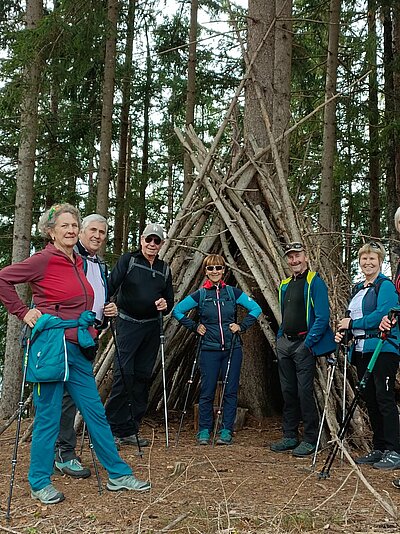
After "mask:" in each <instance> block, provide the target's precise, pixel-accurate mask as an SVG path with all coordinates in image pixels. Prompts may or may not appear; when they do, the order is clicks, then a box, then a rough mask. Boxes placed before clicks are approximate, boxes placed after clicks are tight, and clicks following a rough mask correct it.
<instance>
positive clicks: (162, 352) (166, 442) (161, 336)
mask: <svg viewBox="0 0 400 534" xmlns="http://www.w3.org/2000/svg"><path fill="white" fill-rule="evenodd" d="M158 317H159V321H160V347H161V367H162V382H163V397H164V419H165V446H166V447H167V449H168V447H169V436H168V409H167V385H166V379H165V354H164V343H165V336H164V317H163V313H162V311H160V313H159V316H158Z"/></svg>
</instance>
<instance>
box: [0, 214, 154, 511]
mask: <svg viewBox="0 0 400 534" xmlns="http://www.w3.org/2000/svg"><path fill="white" fill-rule="evenodd" d="M39 229H40V231H41V233H42V235H44V236H46V237H48V238H49V240H50V243H49V244H48V245H47V246H46V247H45V249H44V250H42V251H40V252H37V253H36V254H34V255H33V256H31V257H30V258H28V259H26V260H24V261H22V262H20V263H15V264H13V265H10V266H9V267H5V268H4V269H2V270H1V271H0V300H1V301H2V302H3V304H4V305H5V307H6V308H7V310H8V311H9V312H10V313H12V314H14V315H16V316H17V317H18V318H19V319H21V320H22V321H23V322H25V323H26V324H27V325H29V326H30V327H31V328H33V327H34V326H35V324H36V322H37V320H38V319H39V318H40V317H41V315H42V314H43V313H46V314H50V315H53V316H57V317H60V318H61V319H63V320H69V319H74V320H76V319H78V318H79V316H80V315H81V313H82V312H84V311H85V310H91V309H92V306H93V297H94V295H93V289H92V286H91V285H90V284H89V282H88V281H87V279H86V277H85V274H84V271H83V263H82V259H81V257H80V256H78V255H76V254H75V252H74V250H73V249H74V245H75V244H76V242H77V240H78V233H79V229H80V216H79V212H78V210H77V209H76V208H74V207H73V206H71V205H69V204H61V205H56V206H53V207H52V208H50V209H49V210H48V211H46V212H45V213H44V214H43V215H42V217H41V218H40V220H39ZM25 282H28V283H29V284H30V286H31V289H32V298H33V303H34V307H32V308H31V309H29V308H28V306H26V304H25V303H24V302H23V301H22V300H21V299H20V298H19V296H18V294H17V292H16V290H15V285H16V284H20V283H25ZM93 335H94V331H93ZM65 354H66V358H67V363H68V371H69V372H68V379H67V381H66V382H63V381H55V382H42V383H40V384H34V388H33V395H34V405H35V410H36V413H35V422H34V428H33V435H32V446H31V462H30V469H29V475H28V478H29V483H30V486H31V495H32V498H34V499H38V500H40V501H41V502H42V503H44V504H56V503H58V502H60V501H62V500H64V495H63V494H62V493H61V492H60V491H57V490H56V488H55V487H54V486H53V484H52V483H51V480H50V477H51V475H52V472H53V460H54V446H55V442H56V439H57V436H58V432H59V426H60V416H61V405H62V398H63V394H64V388H65V389H66V390H67V391H68V392H69V394H70V395H71V397H72V398H73V400H74V402H75V404H76V406H77V407H78V409H79V411H80V412H81V414H82V416H83V418H84V420H85V421H86V424H87V427H88V430H89V432H90V435H91V438H92V442H93V445H94V448H95V451H96V454H97V456H98V458H99V460H100V462H101V463H102V465H103V466H104V468H105V469H106V470H107V472H108V475H109V480H108V483H107V489H109V490H111V491H119V490H122V489H126V490H135V491H146V490H148V489H150V484H149V483H148V482H142V481H140V480H138V479H136V478H135V477H134V475H133V474H132V470H131V468H130V467H129V466H128V465H127V464H126V463H125V462H124V461H123V460H122V459H121V458H120V456H119V454H118V452H117V449H116V446H115V443H114V439H113V436H112V434H111V430H110V427H109V425H108V423H107V420H106V417H105V412H104V407H103V405H102V403H101V400H100V397H99V394H98V392H97V388H96V383H95V380H94V376H93V372H92V365H91V363H90V361H89V360H88V359H87V358H85V356H84V355H83V353H82V350H81V348H80V346H79V344H78V336H77V328H68V329H66V330H65ZM28 357H29V356H28Z"/></svg>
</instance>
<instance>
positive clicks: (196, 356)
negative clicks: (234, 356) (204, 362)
mask: <svg viewBox="0 0 400 534" xmlns="http://www.w3.org/2000/svg"><path fill="white" fill-rule="evenodd" d="M199 337H200V339H199V342H198V344H197V349H196V353H195V355H194V360H193V365H192V370H191V373H190V378H189V380H188V382H187V384H188V386H187V390H186V397H185V404H184V405H183V410H182V413H181V420H180V421H179V428H178V432H177V433H176V438H175V447H176V446H177V445H178V442H179V436H180V433H181V430H182V425H183V419H184V417H185V415H186V412H187V410H186V407H187V403H188V400H189V393H190V388H191V386H192V384H193V378H194V373H195V371H196V366H197V360H198V358H199V354H200V349H201V342H202V337H201V336H199Z"/></svg>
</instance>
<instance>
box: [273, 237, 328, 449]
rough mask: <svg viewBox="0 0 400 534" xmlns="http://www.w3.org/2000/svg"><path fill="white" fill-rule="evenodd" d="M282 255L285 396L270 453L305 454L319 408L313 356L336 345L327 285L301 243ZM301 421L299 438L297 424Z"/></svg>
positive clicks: (280, 341) (312, 442) (280, 349)
mask: <svg viewBox="0 0 400 534" xmlns="http://www.w3.org/2000/svg"><path fill="white" fill-rule="evenodd" d="M285 256H286V258H287V262H288V265H289V268H290V270H291V271H292V276H290V277H289V278H286V279H285V280H282V282H281V284H280V287H279V303H280V307H281V312H282V324H281V326H280V328H279V331H278V336H277V343H276V346H277V356H278V370H279V379H280V383H281V389H282V395H283V402H284V405H283V414H282V428H283V438H282V439H281V440H279V441H277V442H276V443H273V444H272V445H271V450H272V451H274V452H286V451H290V450H291V451H292V454H293V456H297V457H303V456H307V455H309V454H312V453H313V452H314V451H315V447H316V443H317V435H318V422H319V421H318V412H317V408H316V404H315V400H314V376H315V368H316V357H317V356H322V355H326V354H330V353H331V352H333V351H334V350H335V347H336V345H335V342H334V336H333V332H332V330H331V328H330V326H329V302H328V290H327V287H326V285H325V283H324V282H323V281H322V280H321V278H320V277H319V275H318V273H316V272H314V271H310V270H309V267H308V257H307V254H306V251H305V250H304V247H303V245H302V243H289V244H288V245H286V248H285ZM300 421H303V438H302V440H301V441H300V440H299V425H300Z"/></svg>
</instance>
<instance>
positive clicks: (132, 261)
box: [125, 256, 170, 281]
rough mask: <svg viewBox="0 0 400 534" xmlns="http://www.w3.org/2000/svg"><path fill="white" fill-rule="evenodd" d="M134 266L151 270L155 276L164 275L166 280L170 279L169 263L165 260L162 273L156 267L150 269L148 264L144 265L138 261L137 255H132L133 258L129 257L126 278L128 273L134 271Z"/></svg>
mask: <svg viewBox="0 0 400 534" xmlns="http://www.w3.org/2000/svg"><path fill="white" fill-rule="evenodd" d="M134 267H139V269H144V270H145V271H150V272H151V273H153V275H154V276H156V274H158V275H159V276H162V277H163V278H164V280H165V281H167V280H168V276H169V273H170V269H169V265H167V264H166V263H165V262H163V272H162V273H161V272H160V271H157V270H156V269H150V267H147V266H146V265H142V264H141V263H138V262H137V261H136V256H131V258H130V259H129V264H128V270H127V271H126V275H125V278H126V277H127V276H128V274H129V273H130V272H131V271H132V269H133V268H134Z"/></svg>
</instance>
